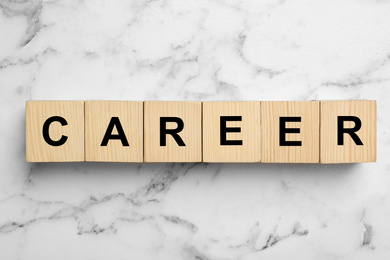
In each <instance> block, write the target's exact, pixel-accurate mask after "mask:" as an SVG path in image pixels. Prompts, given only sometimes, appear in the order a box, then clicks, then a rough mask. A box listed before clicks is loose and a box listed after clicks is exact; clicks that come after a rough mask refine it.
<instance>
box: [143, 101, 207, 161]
mask: <svg viewBox="0 0 390 260" xmlns="http://www.w3.org/2000/svg"><path fill="white" fill-rule="evenodd" d="M144 123H145V127H144V135H145V139H144V145H145V153H144V161H145V162H201V161H202V128H201V126H202V103H201V102H187V101H145V102H144Z"/></svg>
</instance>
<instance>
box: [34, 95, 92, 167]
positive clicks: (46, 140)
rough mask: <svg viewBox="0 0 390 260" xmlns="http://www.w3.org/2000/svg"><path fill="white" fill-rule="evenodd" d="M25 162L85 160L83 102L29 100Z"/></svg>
mask: <svg viewBox="0 0 390 260" xmlns="http://www.w3.org/2000/svg"><path fill="white" fill-rule="evenodd" d="M26 161H27V162H79V161H84V102H83V101H27V102H26Z"/></svg>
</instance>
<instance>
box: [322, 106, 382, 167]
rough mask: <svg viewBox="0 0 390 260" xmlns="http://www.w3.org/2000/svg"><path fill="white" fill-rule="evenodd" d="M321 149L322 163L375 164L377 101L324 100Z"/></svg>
mask: <svg viewBox="0 0 390 260" xmlns="http://www.w3.org/2000/svg"><path fill="white" fill-rule="evenodd" d="M359 124H361V125H360V127H359ZM355 127H356V128H355ZM348 129H350V130H348ZM348 132H350V133H348ZM359 140H360V142H359ZM320 147H321V151H320V154H321V159H320V162H321V163H358V162H375V161H376V101H366V100H355V101H321V145H320Z"/></svg>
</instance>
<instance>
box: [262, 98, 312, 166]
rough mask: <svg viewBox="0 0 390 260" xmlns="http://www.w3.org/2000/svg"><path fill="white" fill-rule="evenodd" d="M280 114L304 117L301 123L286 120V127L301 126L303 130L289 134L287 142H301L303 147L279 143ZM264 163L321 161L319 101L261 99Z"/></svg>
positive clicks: (287, 134)
mask: <svg viewBox="0 0 390 260" xmlns="http://www.w3.org/2000/svg"><path fill="white" fill-rule="evenodd" d="M280 117H301V122H286V123H285V125H286V128H299V129H300V133H286V134H285V136H286V138H285V139H286V141H301V144H302V146H281V145H280V131H279V129H280V119H279V118H280ZM261 154H262V156H261V162H263V163H318V162H319V102H318V101H264V102H263V101H262V102H261Z"/></svg>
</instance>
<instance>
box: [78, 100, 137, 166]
mask: <svg viewBox="0 0 390 260" xmlns="http://www.w3.org/2000/svg"><path fill="white" fill-rule="evenodd" d="M85 147H86V161H91V162H93V161H95V162H143V102H132V101H86V102H85Z"/></svg>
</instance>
